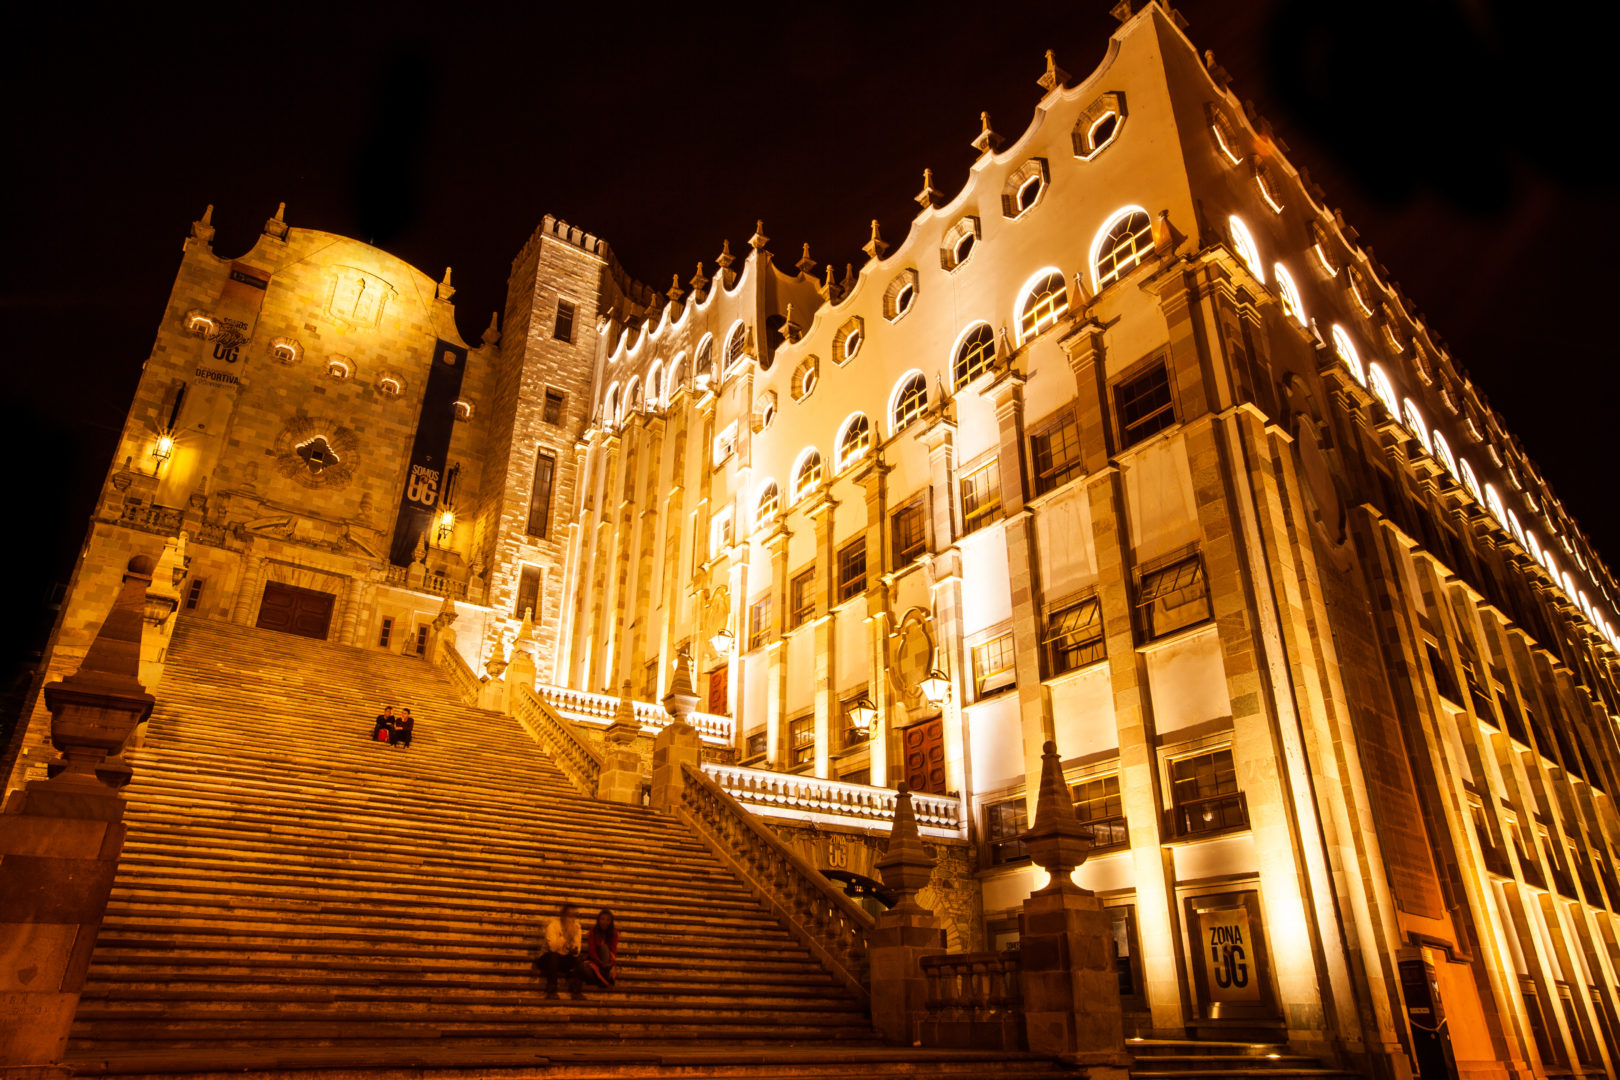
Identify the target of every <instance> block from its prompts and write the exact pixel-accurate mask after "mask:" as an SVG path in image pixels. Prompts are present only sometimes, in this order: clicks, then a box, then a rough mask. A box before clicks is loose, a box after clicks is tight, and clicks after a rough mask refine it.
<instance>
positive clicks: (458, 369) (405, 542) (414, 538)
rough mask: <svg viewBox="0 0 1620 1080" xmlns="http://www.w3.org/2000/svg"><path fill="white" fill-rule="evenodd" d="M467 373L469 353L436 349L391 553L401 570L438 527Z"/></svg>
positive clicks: (455, 348)
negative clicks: (436, 511)
mask: <svg viewBox="0 0 1620 1080" xmlns="http://www.w3.org/2000/svg"><path fill="white" fill-rule="evenodd" d="M466 367H467V350H466V349H464V348H462V347H461V346H459V345H452V344H450V343H449V342H448V341H440V342H437V343H436V344H435V345H434V348H433V367H432V368H431V369H430V370H429V371H428V380H427V389H426V390H425V391H424V393H423V395H422V414H421V416H419V417H417V420H416V441H415V442H414V443H412V444H411V463H410V469H409V470H408V471H407V472H406V474H405V490H404V491H402V492H400V495H399V518H398V520H397V521H396V522H395V523H394V542H393V545H392V547H391V548H390V549H389V553H388V561H389V562H391V563H393V564H394V565H395V566H409V565H410V564H411V557H412V555H413V554H414V553H415V551H416V545H417V543H418V541H420V540H421V538H422V534H423V533H424V532H425V531H426V530H427V529H428V528H429V527H430V526H431V525H432V524H433V511H434V508H435V507H436V506H438V503H439V494H440V492H442V491H443V490H444V470H445V460H446V459H447V458H448V457H449V456H450V433H451V431H452V429H454V427H455V423H456V399H457V398H459V397H460V396H461V374H462V372H463V371H464V370H465V369H466Z"/></svg>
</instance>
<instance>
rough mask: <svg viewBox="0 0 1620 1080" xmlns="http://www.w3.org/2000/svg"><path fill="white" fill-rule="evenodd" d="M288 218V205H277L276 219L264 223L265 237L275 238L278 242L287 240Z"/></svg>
mask: <svg viewBox="0 0 1620 1080" xmlns="http://www.w3.org/2000/svg"><path fill="white" fill-rule="evenodd" d="M286 216H287V204H286V203H277V204H276V215H275V217H272V218H269V219H268V220H266V221H265V223H264V235H266V236H269V237H274V238H275V239H277V240H285V239H287V220H286Z"/></svg>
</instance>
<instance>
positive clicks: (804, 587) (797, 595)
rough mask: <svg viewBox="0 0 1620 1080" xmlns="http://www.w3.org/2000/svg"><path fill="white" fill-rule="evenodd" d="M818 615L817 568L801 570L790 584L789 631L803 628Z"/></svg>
mask: <svg viewBox="0 0 1620 1080" xmlns="http://www.w3.org/2000/svg"><path fill="white" fill-rule="evenodd" d="M815 613H816V568H815V567H813V566H812V567H810V568H809V569H808V570H801V571H800V572H799V573H797V574H794V575H793V580H792V581H789V582H788V629H789V630H791V629H793V628H794V627H796V626H803V625H804V624H805V623H807V622H809V621H810V617H811V616H812V615H814V614H815Z"/></svg>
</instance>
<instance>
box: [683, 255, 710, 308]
mask: <svg viewBox="0 0 1620 1080" xmlns="http://www.w3.org/2000/svg"><path fill="white" fill-rule="evenodd" d="M687 284H688V285H690V286H692V299H694V300H696V301H698V302H699V303H702V302H703V290H704V289H706V288H708V287H709V279H708V278H706V277H704V276H703V264H702V263H701V262H700V263H698V264H697V273H695V274H693V275H692V280H691V281H689V282H687Z"/></svg>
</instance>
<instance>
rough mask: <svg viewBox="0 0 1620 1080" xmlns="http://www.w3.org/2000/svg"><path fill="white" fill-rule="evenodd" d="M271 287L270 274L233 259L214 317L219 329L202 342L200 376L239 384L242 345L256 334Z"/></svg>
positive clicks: (218, 383)
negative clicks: (237, 365) (238, 369)
mask: <svg viewBox="0 0 1620 1080" xmlns="http://www.w3.org/2000/svg"><path fill="white" fill-rule="evenodd" d="M269 288H270V275H269V274H268V273H267V272H266V271H263V270H260V269H257V268H256V267H252V266H248V265H247V264H246V263H239V262H233V263H231V270H230V273H229V275H228V276H227V277H226V278H225V287H224V288H223V289H221V290H220V292H219V303H218V304H217V305H216V306H215V308H214V311H213V317H214V321H215V323H217V324H218V332H217V333H215V334H214V335H213V336H212V337H210V338H209V339H208V340H207V341H206V342H205V343H204V344H203V355H202V359H201V360H199V361H198V363H197V378H199V379H201V380H202V381H204V382H206V383H210V384H212V385H215V386H236V385H237V382H238V376H237V368H236V364H237V363H238V362H239V361H240V360H241V359H242V346H243V345H246V344H247V343H248V339H250V338H251V337H252V336H253V329H254V327H255V326H257V325H258V322H259V309H260V308H262V307H263V306H264V294H265V292H266V291H267V290H268V289H269Z"/></svg>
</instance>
